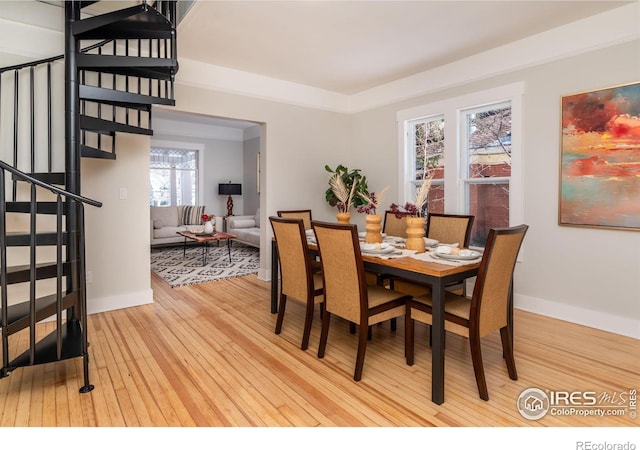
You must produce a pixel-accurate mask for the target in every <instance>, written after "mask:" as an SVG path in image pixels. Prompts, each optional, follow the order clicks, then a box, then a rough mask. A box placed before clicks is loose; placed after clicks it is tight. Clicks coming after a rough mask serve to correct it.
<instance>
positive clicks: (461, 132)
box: [398, 83, 524, 247]
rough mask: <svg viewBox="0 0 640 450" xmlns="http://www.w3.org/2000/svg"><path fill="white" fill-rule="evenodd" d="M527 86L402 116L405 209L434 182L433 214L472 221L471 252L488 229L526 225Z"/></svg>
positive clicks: (438, 104)
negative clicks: (523, 152)
mask: <svg viewBox="0 0 640 450" xmlns="http://www.w3.org/2000/svg"><path fill="white" fill-rule="evenodd" d="M523 93H524V84H523V83H514V84H512V85H507V86H504V87H500V88H496V89H491V90H487V91H482V92H477V93H474V94H469V95H466V96H462V97H456V98H452V99H449V100H444V101H439V102H434V103H432V104H428V105H422V106H418V107H416V108H411V109H408V110H404V111H399V112H398V134H399V145H400V148H399V151H400V153H399V159H400V164H401V170H402V173H403V174H404V175H403V178H402V179H401V180H400V186H399V188H400V190H399V192H401V193H404V198H403V199H402V201H412V200H413V198H414V196H415V190H416V189H417V186H419V185H420V183H421V182H422V180H423V179H424V177H425V176H427V175H430V174H433V176H434V178H433V182H432V185H431V191H430V193H429V199H428V210H429V211H430V212H446V213H451V214H473V215H474V216H475V221H474V227H473V230H472V234H471V245H472V246H473V247H484V245H485V243H486V238H487V235H488V234H489V229H491V228H496V227H504V226H509V225H510V224H518V223H522V201H521V175H520V173H521V169H520V167H521V164H520V162H521V157H520V153H521V151H520V147H521V145H520V142H521V133H520V129H521V109H522V95H523Z"/></svg>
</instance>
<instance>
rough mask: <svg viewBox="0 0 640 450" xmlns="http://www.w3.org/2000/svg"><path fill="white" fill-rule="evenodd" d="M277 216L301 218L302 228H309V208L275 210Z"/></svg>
mask: <svg viewBox="0 0 640 450" xmlns="http://www.w3.org/2000/svg"><path fill="white" fill-rule="evenodd" d="M276 214H277V215H278V217H284V218H285V219H302V221H303V223H304V229H305V230H310V229H311V210H310V209H297V210H288V211H277V213H276Z"/></svg>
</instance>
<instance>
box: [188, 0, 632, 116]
mask: <svg viewBox="0 0 640 450" xmlns="http://www.w3.org/2000/svg"><path fill="white" fill-rule="evenodd" d="M637 39H640V2H634V3H632V4H629V5H625V6H622V7H620V8H616V9H613V10H610V11H607V12H604V13H601V14H597V15H594V16H591V17H588V18H586V19H582V20H579V21H576V22H573V23H570V24H568V25H565V26H562V27H558V28H555V29H553V30H550V31H547V32H545V33H540V34H537V35H534V36H530V37H528V38H526V39H522V40H520V41H517V42H513V43H511V44H508V45H504V46H501V47H497V48H495V49H492V50H489V51H486V52H483V53H479V54H477V55H474V56H471V57H469V58H465V59H462V60H460V61H456V62H454V63H451V64H447V65H444V66H441V67H438V68H436V69H433V70H429V71H426V72H422V73H419V74H416V75H412V76H410V77H406V78H403V79H400V80H396V81H393V82H390V83H386V84H384V85H381V86H377V87H375V88H372V89H368V90H366V91H363V92H360V93H357V94H354V95H351V96H348V95H344V94H340V93H337V92H331V91H327V90H323V89H318V88H315V87H311V86H306V85H303V84H298V83H291V82H287V81H283V80H279V79H274V78H269V77H265V76H262V75H257V74H253V73H248V72H242V71H239V70H234V69H229V68H226V67H221V66H215V65H210V64H205V63H201V62H198V61H193V60H189V59H180V71H179V72H178V75H177V77H176V83H179V84H184V85H189V86H194V87H199V88H202V89H208V90H215V91H220V92H225V93H231V94H237V95H243V96H249V97H254V98H260V99H264V100H270V101H276V102H279V103H287V104H291V105H297V106H303V107H308V108H314V109H320V110H327V111H333V112H338V113H343V114H352V113H357V112H361V111H365V110H369V109H372V108H376V107H380V106H384V105H388V104H392V103H396V102H398V101H402V100H406V99H408V98H412V97H416V96H419V95H424V94H428V93H430V92H435V91H438V90H442V89H446V88H451V87H455V86H459V85H462V84H466V83H470V82H473V81H477V80H481V79H485V78H488V77H492V76H496V75H500V74H503V73H507V72H512V71H516V70H521V69H526V68H528V67H532V66H535V65H539V64H543V63H548V62H552V61H556V60H560V59H564V58H568V57H571V56H576V55H579V54H582V53H585V52H589V51H593V50H598V49H601V48H606V47H610V46H613V45H618V44H622V43H625V42H630V41H633V40H637Z"/></svg>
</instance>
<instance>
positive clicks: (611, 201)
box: [558, 82, 640, 231]
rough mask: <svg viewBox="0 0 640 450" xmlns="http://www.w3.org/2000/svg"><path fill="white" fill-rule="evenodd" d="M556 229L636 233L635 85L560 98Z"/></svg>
mask: <svg viewBox="0 0 640 450" xmlns="http://www.w3.org/2000/svg"><path fill="white" fill-rule="evenodd" d="M560 107H561V133H560V188H559V196H560V198H559V208H558V224H559V225H566V226H579V227H595V228H604V229H616V230H631V231H640V82H635V83H630V84H623V85H618V86H613V87H608V88H604V89H598V90H594V91H587V92H580V93H576V94H570V95H566V96H563V97H561V105H560Z"/></svg>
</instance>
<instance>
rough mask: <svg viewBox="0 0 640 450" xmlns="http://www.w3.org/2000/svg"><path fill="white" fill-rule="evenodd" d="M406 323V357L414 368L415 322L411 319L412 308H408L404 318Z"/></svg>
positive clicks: (409, 364)
mask: <svg viewBox="0 0 640 450" xmlns="http://www.w3.org/2000/svg"><path fill="white" fill-rule="evenodd" d="M404 322H405V325H404V357H405V359H406V360H407V365H408V366H413V352H414V348H413V346H414V342H413V339H414V338H413V334H414V327H415V321H414V320H413V319H412V318H411V308H407V313H406V314H405V316H404Z"/></svg>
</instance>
